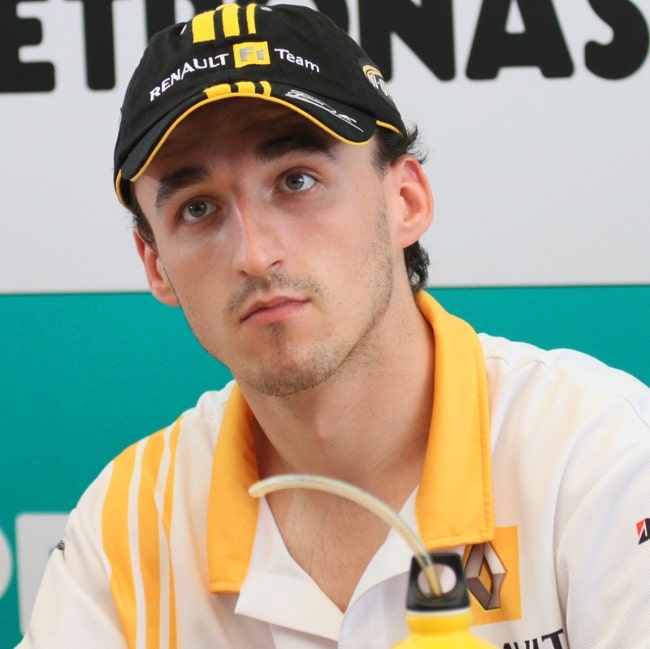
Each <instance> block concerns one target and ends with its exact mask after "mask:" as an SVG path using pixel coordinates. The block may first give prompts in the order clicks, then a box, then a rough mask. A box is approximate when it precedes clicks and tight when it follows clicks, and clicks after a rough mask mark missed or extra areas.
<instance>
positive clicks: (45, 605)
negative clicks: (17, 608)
mask: <svg viewBox="0 0 650 649" xmlns="http://www.w3.org/2000/svg"><path fill="white" fill-rule="evenodd" d="M110 471H111V466H110V465H109V467H107V468H106V469H105V470H104V471H103V472H102V473H101V474H100V476H99V477H98V478H97V479H96V480H95V481H94V482H93V484H92V485H91V486H90V487H89V488H88V490H87V491H86V492H85V493H84V495H83V496H82V498H81V500H80V502H79V504H78V506H77V507H76V508H75V509H74V510H73V511H72V512H71V513H70V516H69V517H68V521H67V524H66V531H65V536H64V539H63V543H62V544H60V546H59V547H58V548H57V549H55V550H54V551H53V552H52V554H51V556H50V559H49V561H48V563H47V566H46V569H45V572H44V574H43V579H42V581H41V585H40V587H39V590H38V593H37V596H36V600H35V602H34V607H33V609H32V615H31V618H30V622H29V625H28V628H27V631H26V633H25V635H24V637H23V639H22V641H21V642H20V644H19V645H18V646H17V648H16V649H55V648H56V649H58V648H60V647H65V648H66V649H109V648H110V649H126V646H127V645H126V641H125V638H124V635H123V634H122V631H121V628H120V623H119V620H118V616H117V613H116V610H115V606H114V603H113V599H112V596H111V592H110V569H109V567H108V562H107V560H106V557H105V555H104V552H103V548H102V543H101V533H100V530H101V511H102V502H103V499H104V496H105V492H106V486H107V484H108V480H109V477H110Z"/></svg>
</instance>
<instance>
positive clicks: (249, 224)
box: [233, 200, 283, 277]
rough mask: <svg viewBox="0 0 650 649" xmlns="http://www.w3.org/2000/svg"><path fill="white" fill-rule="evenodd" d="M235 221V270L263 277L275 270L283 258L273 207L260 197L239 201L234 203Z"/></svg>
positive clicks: (279, 233)
mask: <svg viewBox="0 0 650 649" xmlns="http://www.w3.org/2000/svg"><path fill="white" fill-rule="evenodd" d="M233 210H234V213H233V216H234V220H235V223H236V224H237V234H236V236H237V242H236V247H235V254H234V265H235V270H236V271H237V272H239V273H242V274H245V275H253V276H257V277H264V276H266V275H268V274H269V273H271V272H273V271H275V270H277V268H278V267H279V266H280V265H281V263H282V260H283V246H282V241H281V232H280V231H279V229H278V226H279V224H278V219H277V215H276V214H275V213H274V212H273V209H272V208H271V207H270V206H268V205H265V204H264V203H263V202H260V201H252V200H247V201H238V202H237V203H236V204H235V205H234V206H233Z"/></svg>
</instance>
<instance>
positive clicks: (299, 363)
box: [184, 207, 394, 397]
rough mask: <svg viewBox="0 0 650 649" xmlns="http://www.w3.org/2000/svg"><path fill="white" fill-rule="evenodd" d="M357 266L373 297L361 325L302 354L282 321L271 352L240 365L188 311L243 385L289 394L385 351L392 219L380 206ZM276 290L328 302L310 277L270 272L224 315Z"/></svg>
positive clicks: (273, 330) (272, 330)
mask: <svg viewBox="0 0 650 649" xmlns="http://www.w3.org/2000/svg"><path fill="white" fill-rule="evenodd" d="M357 267H358V268H359V272H360V273H364V274H366V276H367V283H366V286H365V291H366V293H367V294H368V295H369V296H370V302H369V304H368V307H367V309H366V310H365V313H360V314H359V316H360V318H361V323H360V324H361V326H360V327H359V328H357V329H356V330H355V331H354V332H352V333H351V334H350V336H349V337H346V338H336V337H335V336H331V337H328V338H325V339H324V340H314V341H312V342H311V344H310V345H309V347H308V349H307V350H306V351H305V352H303V353H300V354H297V353H296V350H295V349H294V348H293V346H292V343H291V340H290V339H289V337H288V334H287V328H286V327H285V325H284V324H283V323H281V322H280V323H275V324H271V325H268V327H267V334H270V335H271V337H272V343H271V346H272V349H273V353H271V354H269V355H268V356H267V358H266V359H260V360H259V361H250V362H247V363H243V364H242V363H239V362H238V359H236V358H235V359H233V360H234V362H230V359H229V358H227V357H225V358H224V357H223V356H222V355H221V354H219V353H218V352H217V350H215V349H213V348H212V346H211V345H209V344H208V343H207V341H206V340H205V337H204V336H203V335H202V330H205V331H209V328H206V327H203V326H199V325H198V323H197V322H194V318H192V317H191V314H190V313H188V312H187V311H186V312H185V316H186V318H187V321H188V323H189V325H190V327H191V329H192V331H193V333H194V335H195V337H196V338H197V340H198V341H199V343H200V344H201V345H202V346H203V348H204V349H205V350H206V351H207V352H208V353H209V354H210V355H211V356H212V357H213V358H215V359H217V360H218V361H220V362H222V363H224V364H225V365H226V366H227V367H228V368H229V369H230V370H231V372H232V373H233V376H234V377H235V378H236V379H237V381H238V382H239V383H240V384H247V385H248V386H250V387H251V388H253V389H254V390H256V391H257V392H259V393H261V394H264V395H266V396H273V397H289V396H291V395H295V394H299V393H301V392H304V391H306V390H310V389H313V388H316V387H317V386H319V385H322V384H323V383H325V382H326V381H328V380H329V379H331V378H332V377H333V376H334V375H335V374H342V373H343V372H347V373H350V372H355V371H364V370H363V368H364V367H366V368H367V367H368V364H369V361H368V358H369V357H370V356H372V354H373V353H377V351H379V353H381V350H375V349H374V346H373V344H372V342H371V341H372V337H373V332H374V330H375V328H376V327H377V325H378V323H379V322H380V321H381V319H382V318H383V316H384V314H385V313H386V311H387V310H388V306H389V304H390V301H391V297H392V293H393V277H394V273H393V264H392V259H391V249H390V244H389V234H388V222H387V217H386V214H385V211H384V210H383V209H381V207H380V208H379V209H378V210H377V218H376V223H375V230H374V236H373V240H372V241H370V242H369V245H368V247H367V250H366V253H365V255H363V256H362V258H360V259H359V260H358V265H357ZM368 269H370V270H368ZM278 289H290V290H293V291H296V292H297V293H298V294H304V295H311V296H316V297H318V298H323V300H322V301H323V303H325V304H326V303H327V302H328V300H327V297H328V296H327V295H325V294H324V291H323V288H322V287H321V286H320V285H319V284H318V283H317V282H316V281H315V280H313V279H311V278H309V277H305V276H302V277H288V276H286V275H282V274H274V275H270V276H269V277H268V278H258V277H250V278H248V280H247V281H246V283H245V284H244V286H243V287H242V288H241V290H240V291H238V292H237V294H236V295H234V296H233V297H232V298H231V299H230V300H229V302H228V304H227V305H226V309H225V313H226V317H227V318H232V317H233V316H234V315H235V314H237V313H239V312H240V308H241V305H243V304H244V303H245V302H246V301H247V300H249V299H250V298H251V297H252V295H253V294H255V293H259V294H263V293H265V292H269V291H271V290H278ZM342 290H345V288H344V287H343V289H342ZM184 311H185V310H184ZM330 327H331V329H332V330H333V331H334V332H336V328H337V323H336V322H333V323H330ZM370 362H371V361H370ZM366 371H367V370H366Z"/></svg>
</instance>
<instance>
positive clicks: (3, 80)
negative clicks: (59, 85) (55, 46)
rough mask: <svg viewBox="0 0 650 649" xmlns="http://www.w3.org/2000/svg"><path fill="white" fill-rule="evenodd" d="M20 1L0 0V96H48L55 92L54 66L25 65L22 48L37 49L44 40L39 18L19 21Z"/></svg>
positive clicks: (36, 63)
mask: <svg viewBox="0 0 650 649" xmlns="http://www.w3.org/2000/svg"><path fill="white" fill-rule="evenodd" d="M18 2H19V0H0V92H48V91H50V90H54V66H53V65H52V64H51V63H45V62H33V63H32V62H30V63H23V62H22V61H21V60H20V58H19V57H18V54H19V50H20V47H21V46H22V45H38V44H39V43H40V42H41V40H42V38H43V30H42V29H41V23H40V22H39V21H38V19H36V18H18V16H17V15H16V6H17V5H18Z"/></svg>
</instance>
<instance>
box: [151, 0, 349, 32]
mask: <svg viewBox="0 0 650 649" xmlns="http://www.w3.org/2000/svg"><path fill="white" fill-rule="evenodd" d="M190 2H191V4H192V7H193V8H194V13H201V12H202V11H211V10H212V9H214V8H215V7H216V6H217V5H218V4H219V0H190ZM250 2H251V0H237V2H236V4H238V5H247V4H249V3H250ZM267 2H268V0H258V2H257V4H261V5H264V4H266V3H267ZM316 8H317V9H318V10H319V11H322V12H323V13H324V14H327V15H328V16H329V17H330V18H331V19H332V20H333V21H334V22H335V23H336V24H337V25H338V26H339V27H341V28H342V29H345V30H346V31H347V29H348V26H349V24H350V19H349V17H348V8H347V6H346V4H345V0H316ZM145 11H146V21H147V38H151V37H152V36H153V35H154V34H155V33H156V32H159V31H160V30H161V29H164V28H165V27H168V26H169V25H173V24H174V23H175V22H177V18H176V13H175V11H174V0H147V2H146V8H145Z"/></svg>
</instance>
